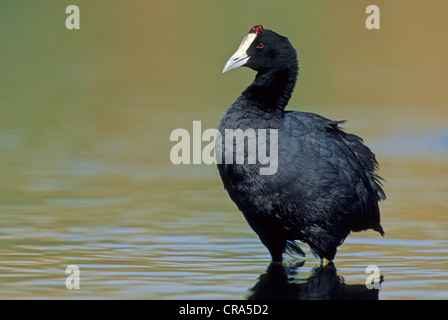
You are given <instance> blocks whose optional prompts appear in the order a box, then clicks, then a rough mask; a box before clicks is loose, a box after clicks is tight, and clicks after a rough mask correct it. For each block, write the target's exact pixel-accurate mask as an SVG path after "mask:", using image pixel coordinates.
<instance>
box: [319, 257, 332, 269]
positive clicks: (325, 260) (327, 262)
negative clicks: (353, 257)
mask: <svg viewBox="0 0 448 320" xmlns="http://www.w3.org/2000/svg"><path fill="white" fill-rule="evenodd" d="M329 263H331V260H328V259H327V258H323V259H322V260H321V262H320V264H321V265H322V266H323V267H325V266H327V265H328V264H329Z"/></svg>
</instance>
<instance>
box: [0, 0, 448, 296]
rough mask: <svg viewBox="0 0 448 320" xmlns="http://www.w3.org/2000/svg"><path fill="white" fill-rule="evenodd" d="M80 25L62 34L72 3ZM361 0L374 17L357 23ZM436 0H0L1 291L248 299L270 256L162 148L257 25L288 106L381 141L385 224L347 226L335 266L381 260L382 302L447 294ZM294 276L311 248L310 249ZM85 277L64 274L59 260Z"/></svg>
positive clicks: (356, 275)
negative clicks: (279, 56) (267, 35)
mask: <svg viewBox="0 0 448 320" xmlns="http://www.w3.org/2000/svg"><path fill="white" fill-rule="evenodd" d="M71 4H75V5H77V6H78V7H79V9H80V30H67V29H66V27H65V20H66V18H67V17H68V16H69V15H68V14H66V13H65V9H66V7H67V6H68V5H71ZM369 4H376V5H378V6H379V8H380V23H381V29H380V30H368V29H367V28H366V27H365V20H366V18H367V16H368V15H367V14H366V13H365V9H366V7H367V6H368V5H369ZM447 10H448V3H447V2H446V1H443V0H432V1H431V3H430V4H429V3H426V2H423V1H418V0H394V1H381V0H380V1H376V2H375V3H373V2H372V3H370V2H369V1H358V0H338V1H331V0H319V1H313V2H311V1H305V0H300V1H275V2H272V1H264V0H260V1H256V2H254V1H241V0H239V1H225V2H224V1H221V2H217V1H205V0H201V1H199V0H191V1H137V0H127V1H113V2H111V1H106V0H97V1H94V2H92V1H86V0H77V1H57V2H55V1H49V0H41V1H31V0H15V1H2V3H1V4H0V221H1V223H0V239H1V246H0V255H1V257H2V259H1V262H0V297H1V298H10V297H13V298H79V297H82V298H86V297H88V298H149V299H174V298H189V299H190V298H193V299H202V298H208V299H210V298H231V299H243V298H245V297H246V296H247V292H248V289H249V288H251V287H253V285H254V284H255V283H256V281H257V279H258V277H259V276H260V274H264V272H265V271H266V267H267V265H268V263H269V255H268V253H267V251H266V250H265V248H264V247H263V246H262V245H261V243H260V242H259V240H258V238H257V237H256V235H255V234H254V233H253V232H252V230H250V228H249V227H248V226H247V224H246V222H245V221H244V218H243V217H242V215H241V214H240V213H239V212H238V210H237V208H236V206H235V205H234V204H233V203H232V202H231V201H230V199H229V198H228V196H227V193H226V192H225V191H224V190H223V188H222V183H221V181H220V178H219V175H218V173H217V170H216V168H215V166H207V165H179V166H174V165H173V164H171V162H170V158H169V154H170V149H171V147H172V146H173V145H174V143H173V142H171V141H170V140H169V138H170V133H171V131H172V130H174V129H176V128H185V129H187V130H189V131H190V132H191V130H192V121H193V120H200V121H202V129H203V130H205V129H206V128H216V127H217V126H218V125H219V121H220V119H221V117H222V116H223V114H224V113H225V111H226V109H227V108H228V107H229V106H230V105H231V104H232V102H233V101H234V100H235V99H236V98H237V96H238V95H239V94H240V92H241V91H243V90H244V88H245V87H246V86H247V85H249V84H250V82H251V81H252V79H253V77H254V75H255V74H254V72H253V71H252V70H249V69H246V68H241V69H238V70H236V71H233V72H231V73H228V74H225V75H223V74H222V73H221V71H222V67H223V66H224V64H225V62H226V61H227V59H228V58H229V57H230V56H231V55H232V54H233V52H234V51H235V50H236V48H237V47H238V45H239V43H240V42H241V40H242V39H243V37H244V36H245V35H246V34H247V32H248V31H249V29H250V28H251V27H252V26H253V25H256V24H262V25H263V26H264V27H265V28H268V29H272V30H274V31H276V32H278V33H280V34H282V35H285V36H287V37H288V38H289V40H290V41H291V43H292V44H293V45H294V46H295V48H296V50H297V52H298V57H299V61H300V75H299V80H298V84H297V87H296V89H295V92H294V95H293V98H292V99H291V101H290V104H289V109H291V110H302V111H309V112H315V113H319V114H321V115H323V116H325V117H328V118H331V119H334V120H348V122H347V123H346V124H344V128H345V130H346V131H348V132H352V133H355V134H358V135H360V136H361V137H363V138H364V140H365V142H366V144H367V145H368V146H370V147H371V148H372V150H373V151H374V152H375V153H376V154H377V158H378V161H379V163H380V175H381V176H383V177H384V178H385V180H386V182H385V185H384V189H385V191H386V194H387V196H388V200H387V201H385V202H383V203H382V204H381V209H382V221H383V222H382V225H383V227H384V229H385V231H386V237H385V238H378V237H377V236H376V234H374V233H373V232H365V233H359V234H354V235H352V236H351V237H350V238H349V239H347V241H346V243H345V244H344V245H343V246H341V247H340V249H339V254H338V256H337V259H336V261H335V265H336V268H337V270H338V275H339V276H342V277H344V279H345V280H346V281H347V282H353V283H363V282H364V280H365V277H366V274H365V267H366V266H368V265H371V264H374V265H378V267H379V268H380V270H381V272H382V274H383V275H384V277H385V282H384V283H383V285H382V286H383V287H382V289H381V290H380V293H379V296H380V298H384V299H393V298H400V299H403V298H404V299H406V298H410V299H421V298H428V297H429V298H436V299H437V298H442V299H446V298H448V294H447V292H448V267H447V262H448V254H447V252H446V247H447V244H448V241H447V238H446V235H447V231H448V219H447V214H448V200H447V196H446V195H447V193H448V183H447V181H448V162H447V161H448V90H447V84H448V40H447V36H446V35H447V31H448V21H447V19H446V11H447ZM306 259H307V260H306V263H305V265H304V266H303V267H301V269H300V270H301V273H299V275H298V276H296V281H298V282H300V281H307V279H308V278H309V276H310V274H311V275H312V274H313V272H314V271H313V270H315V269H314V268H315V266H316V265H318V260H317V259H316V258H314V257H313V256H312V255H311V254H310V253H309V252H308V255H307V257H306ZM69 264H75V265H78V266H79V267H80V270H81V289H80V290H74V291H70V290H67V289H66V288H65V278H66V276H67V275H66V274H65V267H66V266H67V265H69Z"/></svg>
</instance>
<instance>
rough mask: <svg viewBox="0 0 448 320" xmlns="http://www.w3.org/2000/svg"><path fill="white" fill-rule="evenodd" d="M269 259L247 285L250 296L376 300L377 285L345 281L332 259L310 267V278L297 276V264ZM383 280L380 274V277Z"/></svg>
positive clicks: (262, 297) (269, 298)
mask: <svg viewBox="0 0 448 320" xmlns="http://www.w3.org/2000/svg"><path fill="white" fill-rule="evenodd" d="M303 265H304V262H297V263H295V264H294V265H292V266H284V265H283V264H280V263H275V262H274V263H271V264H270V265H269V267H268V268H267V271H266V273H265V274H262V275H261V276H260V278H259V281H258V283H257V284H256V285H255V286H254V287H253V288H252V289H250V295H249V297H248V299H249V300H378V293H379V289H374V288H373V289H367V287H366V285H365V284H364V283H363V284H345V283H344V279H343V278H342V277H341V276H338V274H337V271H336V268H335V266H334V264H333V263H330V264H328V265H326V266H322V265H321V266H319V267H316V268H314V269H313V272H312V274H311V276H310V277H309V278H305V279H304V278H299V277H298V276H297V273H298V268H300V267H301V266H303ZM381 282H382V278H381Z"/></svg>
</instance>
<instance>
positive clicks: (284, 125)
mask: <svg viewBox="0 0 448 320" xmlns="http://www.w3.org/2000/svg"><path fill="white" fill-rule="evenodd" d="M240 66H246V67H249V68H251V69H253V70H255V71H257V75H256V77H255V80H254V81H253V83H252V84H251V85H250V86H249V87H247V89H246V90H244V91H243V92H242V94H241V96H240V97H239V98H238V99H237V100H236V101H235V102H234V103H233V104H232V106H231V107H230V108H229V109H228V110H227V112H226V114H225V116H224V118H223V119H222V120H221V123H220V126H219V133H220V135H221V136H222V137H225V136H226V133H227V129H233V130H236V129H241V130H240V131H243V133H245V135H244V136H243V138H246V140H247V141H249V140H250V139H249V138H250V137H249V134H248V132H249V130H253V131H252V132H255V134H256V136H255V139H260V132H261V131H259V129H264V130H266V131H267V132H268V133H269V134H266V132H265V137H266V138H265V141H271V140H272V141H271V142H277V143H276V144H272V146H274V145H275V146H277V150H274V149H272V150H270V153H271V156H273V155H274V156H275V155H276V156H277V161H278V166H277V168H275V169H276V170H275V173H274V174H264V175H263V174H260V168H262V167H265V163H266V162H262V161H260V157H258V158H257V160H256V163H253V162H252V163H250V162H249V161H248V160H247V158H248V157H249V156H250V152H252V151H253V150H252V151H251V150H249V147H248V145H249V142H248V143H247V144H245V145H244V156H245V157H246V161H245V162H244V163H243V164H234V162H235V160H234V159H236V158H237V156H238V152H239V153H240V154H241V152H242V151H241V149H238V148H237V147H236V144H237V143H238V142H237V141H235V140H233V148H231V147H232V145H231V144H229V145H227V143H226V144H224V139H222V144H220V143H219V139H217V140H216V141H217V143H216V149H215V150H216V155H217V157H218V156H221V160H222V161H218V170H219V173H220V176H221V178H222V181H223V183H224V187H225V189H226V190H227V191H228V193H229V195H230V198H231V199H232V200H233V201H234V202H235V203H236V205H237V206H238V208H239V209H240V210H241V211H242V213H243V214H244V216H245V218H246V220H247V222H248V223H249V225H250V226H251V227H252V229H253V230H254V231H255V232H256V233H257V234H258V236H259V237H260V240H261V242H262V243H263V244H264V245H265V246H266V247H267V249H268V250H269V252H270V254H271V256H272V261H274V262H279V261H281V260H282V255H283V252H284V251H285V250H286V251H287V252H288V253H298V254H300V255H302V256H303V255H304V253H303V251H302V250H301V249H300V247H299V245H298V244H297V243H295V240H300V241H302V242H305V243H307V244H308V245H309V247H310V248H311V250H312V252H313V253H314V254H315V255H317V256H319V257H320V259H322V260H323V261H324V262H326V261H325V260H328V261H331V260H333V259H334V257H335V255H336V248H337V247H338V246H339V245H341V244H342V242H343V241H344V240H345V238H346V237H347V236H348V235H349V234H350V233H351V232H352V231H362V230H367V229H373V230H375V231H378V232H379V233H380V234H381V235H384V232H383V228H382V227H381V224H380V211H379V207H378V202H379V201H380V200H382V199H385V195H384V192H383V190H382V188H381V180H382V179H381V178H380V177H379V176H378V175H377V174H376V170H377V169H378V163H377V161H376V159H375V155H374V154H373V153H372V152H371V151H370V149H369V148H368V147H366V146H365V145H364V144H363V140H362V139H361V138H360V137H358V136H356V135H353V134H349V133H345V132H344V131H342V130H341V129H340V127H339V124H340V123H342V122H343V121H332V120H329V119H326V118H324V117H322V116H320V115H317V114H314V113H307V112H298V111H285V107H286V105H287V103H288V101H289V99H290V97H291V94H292V92H293V90H294V87H295V84H296V80H297V75H298V69H299V68H298V61H297V53H296V51H295V49H294V48H293V46H292V45H291V43H290V42H289V40H288V38H286V37H283V36H281V35H279V34H277V33H275V32H274V31H271V30H265V29H264V28H263V26H261V25H258V26H255V27H253V28H252V29H251V30H250V32H249V34H248V35H247V36H246V37H245V38H244V40H243V42H242V43H241V45H240V46H239V48H238V50H237V51H236V52H235V54H234V55H233V56H232V57H231V58H230V59H229V60H228V62H227V63H226V65H225V67H224V70H223V73H225V72H228V71H230V70H233V69H235V68H237V67H240ZM272 130H276V132H277V136H275V135H273V133H272V132H273V131H272ZM252 138H254V137H252ZM232 139H233V137H232ZM275 139H277V141H274V140H275ZM246 140H244V141H246ZM258 141H259V140H258ZM267 145H269V144H267ZM226 147H227V150H226ZM238 150H239V151H238ZM258 151H260V150H258ZM275 151H277V154H274V153H275ZM226 153H227V154H226ZM229 153H230V158H227V156H228V154H229ZM265 154H266V153H265ZM258 156H260V155H258ZM232 157H233V158H232ZM231 158H232V159H233V163H232V161H230V163H229V161H225V160H228V159H231Z"/></svg>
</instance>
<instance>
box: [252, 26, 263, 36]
mask: <svg viewBox="0 0 448 320" xmlns="http://www.w3.org/2000/svg"><path fill="white" fill-rule="evenodd" d="M263 30H264V29H263V26H262V25H261V24H259V25H257V26H255V27H253V28H252V29H250V31H249V33H255V34H256V35H257V36H258V35H259V34H260V32H261V31H263Z"/></svg>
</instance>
